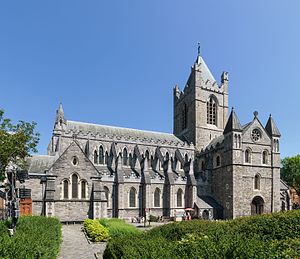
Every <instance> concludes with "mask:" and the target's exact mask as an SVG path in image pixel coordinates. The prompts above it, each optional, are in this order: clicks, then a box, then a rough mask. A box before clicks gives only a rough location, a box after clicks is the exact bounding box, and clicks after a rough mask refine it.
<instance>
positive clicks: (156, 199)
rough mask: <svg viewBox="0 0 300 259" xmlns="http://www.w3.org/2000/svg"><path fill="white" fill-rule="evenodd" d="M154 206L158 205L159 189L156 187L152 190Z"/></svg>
mask: <svg viewBox="0 0 300 259" xmlns="http://www.w3.org/2000/svg"><path fill="white" fill-rule="evenodd" d="M154 207H160V189H159V188H156V189H155V191H154Z"/></svg>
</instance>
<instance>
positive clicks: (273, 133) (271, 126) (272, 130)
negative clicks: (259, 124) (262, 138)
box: [265, 114, 281, 137]
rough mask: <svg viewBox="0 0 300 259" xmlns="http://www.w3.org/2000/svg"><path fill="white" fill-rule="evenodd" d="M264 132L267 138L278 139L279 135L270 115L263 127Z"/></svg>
mask: <svg viewBox="0 0 300 259" xmlns="http://www.w3.org/2000/svg"><path fill="white" fill-rule="evenodd" d="M265 129H266V131H267V132H268V134H269V136H275V137H280V136H281V134H280V132H279V130H278V128H277V126H276V123H275V121H274V120H273V118H272V115H271V114H270V117H269V119H268V122H267V125H266V127H265Z"/></svg>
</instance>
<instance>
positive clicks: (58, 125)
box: [54, 103, 66, 130]
mask: <svg viewBox="0 0 300 259" xmlns="http://www.w3.org/2000/svg"><path fill="white" fill-rule="evenodd" d="M65 125H66V119H65V113H64V110H63V107H62V103H60V104H59V107H58V110H57V111H56V118H55V125H54V130H63V129H64V128H65Z"/></svg>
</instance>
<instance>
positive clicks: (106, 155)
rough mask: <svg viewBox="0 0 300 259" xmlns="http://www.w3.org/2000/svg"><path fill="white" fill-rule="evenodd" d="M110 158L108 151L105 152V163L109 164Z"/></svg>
mask: <svg viewBox="0 0 300 259" xmlns="http://www.w3.org/2000/svg"><path fill="white" fill-rule="evenodd" d="M108 160H109V156H108V152H107V151H106V152H105V164H106V165H108V162H109V161H108Z"/></svg>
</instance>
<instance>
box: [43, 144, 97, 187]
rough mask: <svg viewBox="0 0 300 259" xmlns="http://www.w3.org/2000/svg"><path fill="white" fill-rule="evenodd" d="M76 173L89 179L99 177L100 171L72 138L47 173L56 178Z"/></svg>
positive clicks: (82, 177)
mask: <svg viewBox="0 0 300 259" xmlns="http://www.w3.org/2000/svg"><path fill="white" fill-rule="evenodd" d="M73 173H76V174H78V175H79V176H80V178H81V179H86V180H87V181H89V180H90V178H91V177H99V176H100V173H99V171H98V170H97V168H96V167H95V166H94V164H93V163H92V162H91V161H90V159H89V158H88V157H87V156H86V154H85V152H84V151H83V150H82V149H81V147H80V145H79V143H78V142H77V141H76V140H74V141H72V143H71V144H70V145H69V146H68V147H67V148H66V149H65V151H64V152H63V153H62V154H61V155H60V157H59V158H58V159H57V160H56V161H55V163H54V164H53V165H52V167H51V168H50V169H49V174H50V175H54V176H57V177H58V179H63V178H68V177H70V175H71V174H73Z"/></svg>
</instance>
